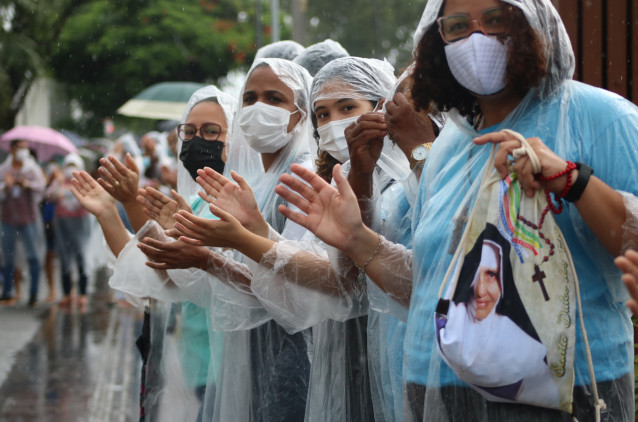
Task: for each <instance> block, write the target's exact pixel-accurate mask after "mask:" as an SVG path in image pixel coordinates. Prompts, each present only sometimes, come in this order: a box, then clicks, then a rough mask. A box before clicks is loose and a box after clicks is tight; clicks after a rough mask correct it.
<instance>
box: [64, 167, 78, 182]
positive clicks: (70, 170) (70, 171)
mask: <svg viewBox="0 0 638 422" xmlns="http://www.w3.org/2000/svg"><path fill="white" fill-rule="evenodd" d="M74 171H78V169H77V167H75V166H68V167H65V168H64V170H63V172H64V177H65V178H66V179H71V178H72V177H73V172H74Z"/></svg>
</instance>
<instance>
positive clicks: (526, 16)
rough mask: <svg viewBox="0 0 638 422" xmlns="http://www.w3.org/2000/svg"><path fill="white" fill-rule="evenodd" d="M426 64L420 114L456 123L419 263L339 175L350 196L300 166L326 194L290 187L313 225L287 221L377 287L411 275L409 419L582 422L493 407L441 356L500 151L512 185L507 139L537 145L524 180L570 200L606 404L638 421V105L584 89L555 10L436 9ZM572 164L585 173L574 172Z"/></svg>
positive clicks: (437, 154) (431, 195) (580, 372)
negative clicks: (636, 330) (632, 303)
mask: <svg viewBox="0 0 638 422" xmlns="http://www.w3.org/2000/svg"><path fill="white" fill-rule="evenodd" d="M415 58H416V66H415V70H414V76H415V83H414V87H413V90H412V94H413V95H412V96H413V99H414V101H415V103H416V105H417V106H420V107H425V106H426V105H428V104H429V102H430V100H433V102H434V104H435V105H436V106H437V107H438V109H440V110H442V111H449V116H450V119H449V120H448V123H447V124H446V126H445V128H444V129H443V130H442V131H441V133H440V135H439V137H438V139H437V142H436V143H435V144H434V146H433V148H432V150H431V152H430V155H429V157H428V160H427V162H426V163H425V166H424V169H423V173H422V177H421V182H420V187H419V194H418V198H417V201H416V204H415V210H414V211H415V212H414V217H413V218H414V222H413V227H414V230H413V251H414V253H413V254H412V253H410V252H406V251H405V250H402V249H401V248H400V247H399V246H397V245H394V244H392V243H390V242H387V241H385V240H382V241H381V247H380V248H379V247H378V246H377V245H378V237H377V235H376V234H375V233H374V232H372V231H371V230H369V229H367V228H366V227H365V226H363V224H362V223H361V221H360V220H359V219H357V218H355V217H356V216H357V215H358V214H357V213H356V212H352V210H353V209H354V210H356V206H355V201H354V199H353V196H352V193H351V192H350V190H349V188H348V186H347V185H346V184H345V183H343V180H342V178H340V177H339V175H336V178H337V186H338V187H339V191H338V192H337V191H335V190H334V189H331V188H330V187H329V186H327V185H326V184H325V183H322V182H321V181H320V180H318V178H317V177H314V176H313V175H311V174H310V173H308V172H306V171H305V170H303V169H299V168H295V169H294V171H295V173H297V174H299V175H300V176H302V177H303V178H304V179H305V180H306V181H308V182H309V183H311V184H312V186H313V187H314V189H313V190H312V191H311V190H309V189H307V188H305V187H304V186H302V185H301V184H300V183H298V182H296V181H295V180H293V179H292V178H288V177H284V178H282V181H284V182H285V183H286V184H287V185H288V186H290V187H292V188H293V189H295V190H296V191H297V192H299V193H301V194H302V195H303V196H304V199H303V200H300V199H299V200H296V198H295V197H293V196H292V195H291V194H290V192H287V191H286V189H284V188H281V187H280V188H278V192H279V193H280V194H282V195H283V196H284V197H285V198H287V199H288V200H289V201H291V202H292V203H293V204H295V205H297V206H298V207H299V208H301V209H303V210H304V211H305V213H306V214H307V216H305V215H302V214H298V213H293V212H290V211H289V210H286V209H285V208H282V211H283V212H284V214H285V215H286V216H287V217H288V218H291V219H294V220H295V221H298V222H299V223H300V224H303V225H304V226H306V227H308V228H309V229H310V230H312V231H313V232H314V233H315V234H317V235H318V236H319V237H320V238H322V239H323V240H324V241H326V242H327V243H329V244H332V245H334V246H337V247H338V248H340V249H341V250H343V251H344V252H345V253H346V254H347V255H348V256H350V257H351V258H352V259H353V260H354V262H355V263H357V264H358V265H364V264H365V265H366V272H367V274H368V276H370V277H371V278H372V279H373V280H375V281H376V280H382V281H385V282H391V280H393V279H396V274H400V273H403V272H410V271H411V273H412V276H413V282H414V287H413V290H412V294H411V297H410V298H409V299H410V314H409V318H408V327H407V331H406V336H405V338H406V342H405V361H404V378H405V382H406V386H407V401H408V403H409V406H408V411H409V413H410V416H412V417H413V418H414V419H415V420H421V419H424V420H427V421H438V420H498V421H512V420H516V421H526V420H529V421H532V420H534V421H536V420H544V421H545V420H559V421H562V420H565V421H567V420H571V418H572V415H569V414H568V413H566V412H563V411H559V410H553V409H546V408H538V407H532V406H528V405H523V404H502V403H497V402H492V401H486V400H485V399H484V398H483V397H482V396H480V395H479V394H478V393H477V392H476V391H474V390H473V389H472V388H470V387H469V386H468V385H466V384H464V383H462V382H461V381H460V380H459V379H458V378H457V376H456V375H455V374H454V372H452V370H451V369H450V368H449V367H448V366H447V365H446V364H445V363H444V362H443V361H442V359H441V357H440V356H439V355H438V353H437V351H436V344H437V343H436V338H435V327H434V323H433V315H434V312H435V307H436V303H437V299H438V290H439V287H440V284H441V282H442V280H443V278H444V275H445V271H446V270H447V268H448V265H449V263H450V261H451V259H452V254H453V252H454V250H455V249H456V247H457V245H458V243H459V236H455V234H456V233H459V232H462V229H463V228H464V226H465V221H466V220H465V218H466V217H467V215H468V213H469V211H470V210H471V207H472V206H473V203H474V199H475V198H476V196H477V191H478V187H479V185H480V176H481V175H482V172H483V170H484V169H485V166H486V163H487V159H488V156H489V154H490V150H491V145H490V143H495V144H497V147H498V149H497V153H496V161H495V165H496V168H497V170H498V171H499V172H501V173H502V174H503V176H505V173H506V165H507V162H508V160H511V159H512V157H513V156H514V153H513V150H514V149H518V148H519V147H520V143H519V142H518V141H515V140H513V139H512V138H511V137H510V136H509V135H505V134H502V133H501V132H500V130H501V129H504V128H509V129H512V130H515V131H517V132H519V133H521V134H523V135H524V136H525V137H531V138H530V139H529V142H530V144H531V146H532V148H533V149H534V151H535V152H536V154H537V155H538V157H539V159H540V162H541V173H540V174H533V172H532V166H531V164H530V162H529V159H528V158H527V156H525V155H519V154H516V155H517V156H518V158H516V159H515V161H514V162H513V166H514V170H515V171H516V172H517V176H518V178H519V179H520V180H521V184H522V187H523V189H524V190H525V191H526V193H527V194H528V195H531V194H532V193H534V192H535V191H537V190H546V191H547V192H549V195H550V197H553V198H554V200H555V201H558V200H560V198H561V197H562V198H563V199H562V201H563V202H562V208H563V210H562V212H561V213H560V214H556V215H555V218H556V222H557V223H558V225H559V227H560V229H561V231H562V233H563V235H564V236H565V239H566V242H567V246H568V247H569V249H570V251H571V254H572V257H573V260H574V264H575V267H576V272H577V275H578V278H579V282H580V292H581V299H582V311H583V313H584V324H585V327H586V329H587V333H588V337H589V339H590V343H589V346H590V349H591V354H592V358H593V368H594V375H595V378H596V387H597V388H596V389H597V393H598V395H599V396H600V398H602V399H603V400H604V402H605V404H606V410H603V411H602V414H603V417H605V418H608V420H617V421H621V420H633V418H634V415H633V411H634V409H633V407H634V404H633V375H632V370H633V369H632V365H631V362H632V359H631V358H632V356H633V347H632V345H633V336H632V334H633V333H632V327H631V323H630V320H629V316H628V312H627V310H626V309H625V308H624V306H623V302H624V300H625V296H626V292H625V290H624V287H623V286H622V283H621V281H620V275H619V271H618V270H617V269H616V268H615V267H614V265H613V257H614V256H615V255H617V254H618V253H619V252H620V251H621V250H622V249H623V247H624V244H623V241H624V239H623V234H624V229H623V223H624V222H625V218H626V213H627V211H626V208H625V205H624V203H623V196H622V195H621V194H620V193H619V191H625V192H628V193H629V195H630V196H632V197H633V196H634V195H635V194H636V193H637V192H638V190H637V189H636V184H635V176H634V175H635V172H636V169H637V168H638V152H637V150H636V148H635V146H634V145H635V142H636V139H638V112H637V110H636V107H635V106H633V105H632V104H631V103H629V102H628V101H626V100H624V99H622V98H620V97H618V96H616V95H614V94H611V93H609V92H606V91H603V90H600V89H596V88H593V87H590V86H587V85H584V84H581V83H578V82H574V81H572V80H571V76H572V73H573V71H574V56H573V53H572V50H571V47H570V42H569V39H568V37H567V34H566V31H565V29H564V26H563V24H562V22H561V20H560V18H559V16H558V13H557V12H556V10H555V9H554V8H553V6H552V4H551V2H550V1H549V0H533V1H527V2H520V1H514V0H511V1H510V0H508V1H504V2H498V1H495V0H475V1H469V0H445V1H443V0H431V1H429V2H428V4H427V6H426V8H425V11H424V14H423V17H422V19H421V22H420V24H419V27H418V29H417V31H416V34H415ZM567 160H569V161H573V162H578V163H579V164H578V166H577V167H576V168H575V169H574V168H573V166H572V165H569V167H568V163H567ZM590 169H593V171H595V176H593V175H592V174H591V170H590ZM560 172H563V173H564V174H563V176H557V177H555V178H553V179H552V180H551V181H545V182H541V181H540V176H543V177H545V178H552V176H554V175H556V174H560ZM567 174H569V175H570V176H571V180H570V178H569V177H568V176H567ZM570 185H571V186H570ZM297 198H298V197H297ZM555 208H556V209H557V210H558V205H556V206H555ZM346 216H348V217H346ZM573 323H574V324H576V344H575V345H574V346H575V387H574V393H573V397H574V405H573V414H574V416H575V417H577V418H578V420H593V419H594V418H595V415H596V413H598V409H596V407H595V405H596V404H598V405H600V403H594V400H593V396H594V394H593V388H592V387H591V384H590V383H591V381H592V380H591V377H590V374H589V370H588V365H587V358H586V352H585V349H586V347H585V342H584V340H583V336H582V333H581V327H580V322H579V321H575V322H573Z"/></svg>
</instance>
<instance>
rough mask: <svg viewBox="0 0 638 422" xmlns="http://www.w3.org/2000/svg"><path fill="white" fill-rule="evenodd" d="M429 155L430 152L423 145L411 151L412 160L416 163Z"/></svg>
mask: <svg viewBox="0 0 638 422" xmlns="http://www.w3.org/2000/svg"><path fill="white" fill-rule="evenodd" d="M429 153H430V150H429V149H428V148H427V147H426V146H425V145H419V146H418V147H416V148H414V149H413V150H412V158H414V159H415V160H417V161H425V159H426V158H428V154H429Z"/></svg>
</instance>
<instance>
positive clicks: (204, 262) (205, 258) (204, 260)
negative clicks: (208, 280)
mask: <svg viewBox="0 0 638 422" xmlns="http://www.w3.org/2000/svg"><path fill="white" fill-rule="evenodd" d="M204 250H205V251H206V253H204V252H203V251H204ZM212 257H213V255H212V252H211V251H210V250H209V249H208V248H206V247H204V246H202V257H201V260H200V263H199V265H198V266H197V268H199V269H200V270H204V271H207V270H208V267H209V265H208V262H209V261H210V259H211V258H212Z"/></svg>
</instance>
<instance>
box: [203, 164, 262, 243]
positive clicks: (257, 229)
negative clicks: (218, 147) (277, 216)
mask: <svg viewBox="0 0 638 422" xmlns="http://www.w3.org/2000/svg"><path fill="white" fill-rule="evenodd" d="M197 174H198V175H199V177H197V183H199V185H200V186H201V187H202V188H203V189H204V191H205V192H206V193H204V192H199V196H200V197H201V198H202V199H204V200H205V201H207V202H209V203H211V204H213V205H215V206H216V207H218V208H220V209H222V210H223V211H225V212H227V213H229V214H232V215H233V216H234V217H235V218H236V219H237V220H239V222H240V223H241V225H242V226H244V227H245V228H247V229H248V230H250V231H251V232H253V233H258V234H262V235H263V234H266V233H268V225H267V223H266V221H265V220H264V218H263V216H262V215H261V212H259V207H258V205H257V200H256V199H255V194H254V193H253V190H252V189H251V188H250V186H249V185H248V183H246V181H245V180H244V178H243V177H241V176H240V175H239V174H237V173H235V172H234V171H233V172H231V176H232V178H233V179H234V180H235V182H236V183H235V182H232V181H230V180H228V179H227V178H226V177H224V176H222V175H221V174H219V173H217V172H216V171H215V170H213V169H211V168H210V167H205V168H204V169H203V170H198V172H197ZM264 231H265V233H264Z"/></svg>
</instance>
